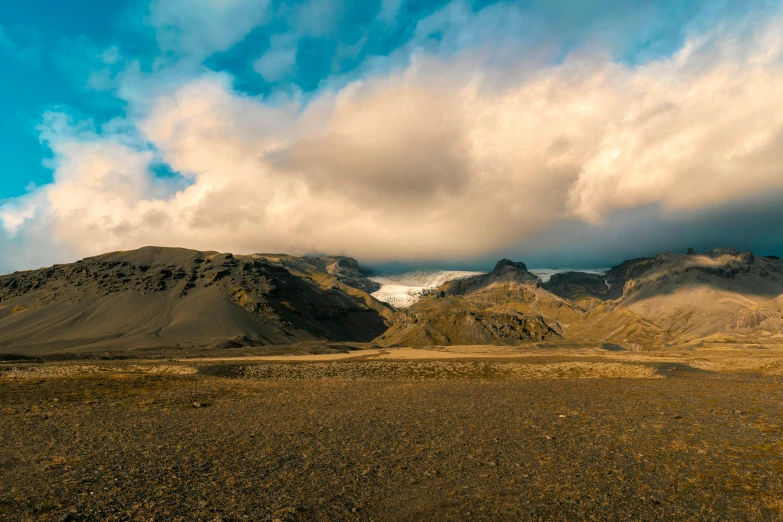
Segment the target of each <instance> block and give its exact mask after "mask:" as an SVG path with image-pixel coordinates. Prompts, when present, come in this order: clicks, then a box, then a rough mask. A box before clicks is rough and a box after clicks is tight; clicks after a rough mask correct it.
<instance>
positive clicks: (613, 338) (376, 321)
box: [0, 247, 783, 353]
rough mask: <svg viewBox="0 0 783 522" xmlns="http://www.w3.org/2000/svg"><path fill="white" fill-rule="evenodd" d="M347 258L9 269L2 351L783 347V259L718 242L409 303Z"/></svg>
mask: <svg viewBox="0 0 783 522" xmlns="http://www.w3.org/2000/svg"><path fill="white" fill-rule="evenodd" d="M379 287H380V285H379V284H378V283H376V282H374V281H371V280H370V279H368V278H367V277H365V275H364V274H363V273H362V272H361V271H360V270H359V265H358V263H357V262H356V261H355V260H353V259H351V258H347V257H339V256H334V257H332V256H324V257H312V258H310V257H294V256H288V255H284V254H254V255H246V256H240V255H236V256H234V255H232V254H226V253H218V252H198V251H193V250H185V249H176V248H159V247H148V248H143V249H140V250H135V251H131V252H114V253H110V254H105V255H102V256H98V257H93V258H88V259H84V260H82V261H79V262H76V263H72V264H68V265H57V266H53V267H50V268H44V269H40V270H32V271H28V272H18V273H14V274H10V275H5V276H0V352H14V353H17V352H18V353H42V352H53V351H63V350H66V351H67V350H91V351H95V350H102V351H103V350H128V349H139V348H182V349H190V348H230V347H240V346H259V345H270V344H293V343H299V342H306V341H344V342H347V341H353V342H375V343H379V344H381V345H387V346H394V345H405V346H432V345H453V344H505V345H516V344H524V343H530V342H545V341H550V340H559V341H575V342H580V343H596V344H606V345H612V346H619V347H622V348H625V349H629V350H644V349H651V348H661V347H665V346H668V345H679V344H688V343H700V342H748V343H762V342H783V261H781V260H780V259H777V258H773V257H762V256H754V255H753V254H752V253H750V252H737V251H735V250H733V249H717V250H713V251H710V252H705V253H701V254H697V253H695V252H690V253H689V254H687V255H686V254H673V253H666V254H661V255H659V256H656V257H654V258H639V259H633V260H629V261H625V262H623V263H621V264H619V265H617V266H615V267H613V268H612V269H610V270H609V271H608V272H607V273H606V274H604V275H598V274H595V273H583V272H566V273H558V274H554V275H552V277H551V278H550V279H549V280H548V281H547V282H543V281H542V280H541V279H539V278H538V277H537V276H536V275H534V274H532V273H531V272H530V271H528V269H527V267H526V266H525V264H524V263H521V262H514V261H510V260H506V259H504V260H501V261H499V262H498V263H497V265H496V266H495V268H494V270H492V271H491V272H489V273H486V274H477V275H473V276H471V277H462V278H460V279H456V280H451V281H446V282H444V283H443V284H442V285H440V286H438V287H436V288H433V289H430V290H427V289H423V290H422V291H423V295H422V297H421V299H420V300H419V301H418V302H415V303H414V304H412V305H411V306H410V308H407V309H394V308H393V307H392V306H390V305H388V304H386V303H381V302H379V301H378V300H376V299H375V298H373V296H372V295H370V294H371V293H372V292H375V291H377V290H378V289H379Z"/></svg>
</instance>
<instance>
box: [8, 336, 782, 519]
mask: <svg viewBox="0 0 783 522" xmlns="http://www.w3.org/2000/svg"><path fill="white" fill-rule="evenodd" d="M414 353H416V354H417V356H418V358H415V359H411V358H410V357H412V354H414ZM281 357H282V356H281ZM312 357H313V356H311V357H310V358H308V357H307V356H305V357H303V358H301V360H288V362H284V361H283V359H278V360H271V359H265V360H261V359H255V360H250V359H248V360H239V361H238V360H236V359H234V358H225V359H223V360H201V359H196V360H194V359H181V360H173V359H170V358H169V359H167V360H164V359H161V360H157V361H151V360H147V361H134V360H129V361H95V360H83V361H78V362H68V361H66V362H46V363H34V362H23V361H21V362H16V363H6V364H0V412H1V413H2V415H3V419H4V421H5V422H2V423H0V440H2V441H3V443H2V446H1V447H0V520H9V521H12V520H13V521H58V522H59V521H112V520H173V521H190V520H195V521H199V520H202V521H215V520H224V521H230V520H259V521H269V522H272V521H296V520H357V521H358V520H362V521H364V520H379V521H383V520H433V519H438V520H585V519H591V520H705V521H708V520H710V521H712V520H715V521H717V520H769V521H775V520H783V497H782V496H781V491H783V478H782V477H783V451H782V450H783V446H781V440H783V409H781V404H783V392H782V390H783V381H782V380H781V378H782V377H781V376H783V352H781V351H780V350H777V351H775V350H771V349H768V350H759V349H757V348H753V347H744V348H742V347H736V346H724V347H723V348H721V349H720V350H716V349H707V348H702V349H695V350H690V349H689V350H684V351H676V352H672V351H662V352H649V353H646V354H634V353H631V352H623V351H612V350H609V349H606V350H595V349H586V348H585V349H574V348H567V347H565V346H562V347H559V348H558V347H556V346H550V347H548V348H545V347H543V346H542V347H539V348H534V349H532V348H531V349H527V351H525V350H524V349H520V348H513V347H497V348H491V349H489V348H487V349H485V348H482V347H473V348H471V349H467V348H454V349H446V350H440V349H439V350H421V349H420V350H411V349H401V350H399V351H396V350H393V349H392V350H365V351H359V352H356V353H355V354H348V355H345V354H338V355H329V356H328V357H331V358H332V359H330V360H326V359H323V360H318V361H313V360H312ZM317 357H321V356H317ZM325 357H326V356H325ZM343 357H347V359H339V358H343ZM448 357H458V358H456V359H454V358H452V359H449V358H448Z"/></svg>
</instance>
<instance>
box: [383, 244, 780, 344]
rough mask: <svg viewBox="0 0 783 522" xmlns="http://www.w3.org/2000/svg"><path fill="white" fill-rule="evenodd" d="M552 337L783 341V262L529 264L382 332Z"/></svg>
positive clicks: (747, 256) (481, 338)
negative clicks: (580, 268)
mask: <svg viewBox="0 0 783 522" xmlns="http://www.w3.org/2000/svg"><path fill="white" fill-rule="evenodd" d="M551 339H562V340H572V341H575V342H580V343H581V342H595V343H599V344H607V343H608V344H611V345H615V346H621V347H624V348H626V349H635V350H638V349H647V348H653V347H661V346H666V345H672V344H682V343H692V342H711V341H728V342H751V343H753V342H767V341H772V342H777V340H781V341H783V262H781V260H779V259H776V258H768V257H760V256H754V255H753V254H752V253H750V252H737V251H735V250H733V249H717V250H713V251H710V252H705V253H703V254H696V253H695V252H691V253H690V254H688V255H685V254H673V253H666V254H661V255H659V256H656V257H655V258H639V259H633V260H629V261H625V262H623V263H621V264H620V265H617V266H615V267H613V268H612V269H611V270H609V271H608V272H607V273H606V274H604V275H602V276H601V275H597V274H589V273H582V272H567V273H560V274H554V275H553V276H552V277H551V278H550V280H549V281H547V282H546V283H544V282H542V281H541V280H540V279H538V278H537V277H536V276H535V275H533V274H531V273H530V272H528V270H527V268H526V266H525V265H524V264H523V263H515V262H511V261H508V260H502V261H500V262H499V263H498V264H497V266H496V267H495V269H494V270H493V271H492V272H490V273H489V274H484V275H481V276H476V277H472V278H468V279H463V280H460V281H451V282H448V283H446V284H444V285H442V286H441V287H440V288H438V289H435V290H434V291H433V292H431V293H430V295H428V296H426V297H425V298H424V299H422V301H420V302H419V303H417V304H415V305H413V306H412V307H411V308H410V309H409V310H408V313H407V314H405V315H401V316H400V317H398V319H397V321H396V323H395V324H394V325H393V326H392V328H390V329H389V330H388V331H387V332H386V333H385V334H384V335H383V336H382V337H381V338H380V339H379V340H380V341H381V342H384V343H387V344H402V345H428V344H431V345H438V344H519V343H523V342H530V341H543V340H551Z"/></svg>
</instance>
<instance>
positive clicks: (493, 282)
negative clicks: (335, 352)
mask: <svg viewBox="0 0 783 522" xmlns="http://www.w3.org/2000/svg"><path fill="white" fill-rule="evenodd" d="M574 314H578V311H577V310H576V309H575V308H574V307H573V306H572V305H571V304H569V303H568V302H567V301H565V300H564V299H561V298H559V297H557V296H555V295H553V294H550V293H549V292H547V291H545V290H543V289H542V288H541V281H540V279H538V278H537V277H536V276H534V275H533V274H531V273H530V272H528V270H527V267H526V266H525V264H524V263H518V262H513V261H509V260H507V259H503V260H501V261H499V262H498V263H497V265H496V266H495V268H494V270H492V272H490V273H488V274H481V275H476V276H473V277H469V278H465V279H459V280H456V281H449V282H447V283H445V284H443V285H442V286H440V287H439V288H436V289H434V290H432V291H431V292H430V293H429V295H427V296H425V297H424V298H423V299H422V300H421V301H419V302H418V303H416V304H414V305H413V306H411V307H410V308H408V310H407V313H406V314H402V315H400V316H398V319H397V321H396V322H395V324H394V325H393V326H392V327H391V328H390V329H389V330H388V331H387V332H386V333H385V334H384V335H383V336H381V337H380V338H379V339H378V340H379V342H382V343H384V344H388V345H409V346H422V345H424V346H426V345H441V344H509V345H513V344H520V343H525V342H531V341H545V340H548V339H557V338H560V337H562V335H563V331H562V328H561V327H560V324H559V322H558V318H560V317H561V316H563V315H564V316H566V317H568V318H570V317H571V316H572V315H574Z"/></svg>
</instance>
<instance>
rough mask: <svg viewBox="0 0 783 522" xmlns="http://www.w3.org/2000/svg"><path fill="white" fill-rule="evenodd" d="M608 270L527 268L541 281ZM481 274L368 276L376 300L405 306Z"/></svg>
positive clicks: (416, 272)
mask: <svg viewBox="0 0 783 522" xmlns="http://www.w3.org/2000/svg"><path fill="white" fill-rule="evenodd" d="M608 270H609V269H608V268H587V269H584V268H583V269H579V268H530V269H529V272H530V273H531V274H534V275H535V276H537V277H538V278H539V279H541V281H543V282H547V281H549V279H550V278H551V277H552V276H553V275H555V274H559V273H563V272H587V273H589V274H598V275H603V274H605V273H606V272H607V271H608ZM484 273H486V272H470V271H466V270H438V269H420V270H413V271H410V272H404V273H400V274H383V275H378V276H372V277H370V278H369V279H370V280H371V281H375V282H376V283H378V284H379V285H381V288H380V289H379V290H377V291H376V292H373V294H372V296H373V297H374V298H376V299H377V300H378V301H381V302H384V303H388V304H390V305H392V306H393V307H395V308H408V307H410V306H411V305H413V304H414V303H416V302H418V301H419V299H421V296H422V295H424V293H425V292H427V291H428V290H432V289H434V288H437V287H439V286H440V285H442V284H443V283H445V282H447V281H453V280H455V279H465V278H466V277H471V276H474V275H481V274H484Z"/></svg>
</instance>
